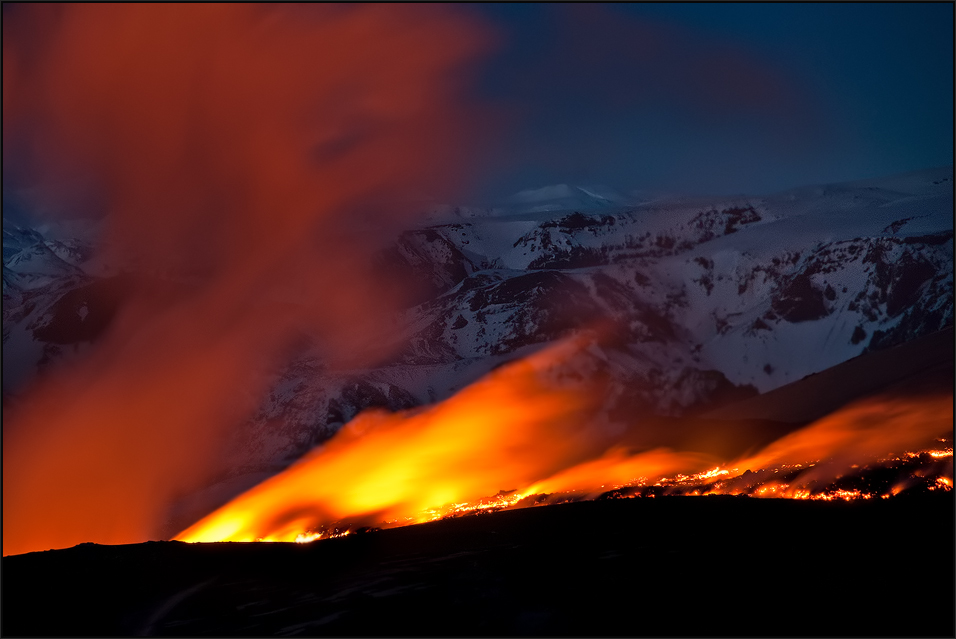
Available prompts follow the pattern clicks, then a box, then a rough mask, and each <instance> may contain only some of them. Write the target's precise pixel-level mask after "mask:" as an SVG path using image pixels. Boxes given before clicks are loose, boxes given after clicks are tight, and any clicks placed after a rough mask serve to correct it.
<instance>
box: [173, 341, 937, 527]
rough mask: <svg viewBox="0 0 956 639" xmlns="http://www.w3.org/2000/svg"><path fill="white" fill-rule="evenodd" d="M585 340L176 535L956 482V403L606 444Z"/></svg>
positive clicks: (326, 458)
mask: <svg viewBox="0 0 956 639" xmlns="http://www.w3.org/2000/svg"><path fill="white" fill-rule="evenodd" d="M581 343H583V342H581ZM581 343H575V342H574V341H568V342H565V343H563V344H561V345H559V346H558V347H554V348H551V349H549V350H545V351H542V352H540V353H538V354H536V355H534V356H532V357H530V358H528V359H526V360H524V361H518V362H515V363H512V364H510V365H508V366H506V367H502V368H500V369H498V370H496V371H494V372H492V373H491V374H490V375H488V376H487V377H486V378H484V379H482V380H480V381H478V382H476V383H475V384H473V385H472V386H470V387H467V388H465V389H464V390H462V391H460V392H459V393H458V394H457V395H455V396H453V397H451V398H450V399H448V400H446V401H445V402H441V403H439V404H436V405H434V406H431V407H427V408H424V409H421V410H417V411H409V412H407V413H401V414H394V415H393V414H386V413H383V412H367V413H364V414H362V415H360V416H359V417H358V418H356V419H355V420H354V421H353V422H351V423H350V424H348V425H347V426H346V427H345V428H343V430H342V431H341V432H340V433H339V434H338V435H336V437H334V438H333V439H332V440H331V441H330V442H329V443H328V444H326V445H325V446H323V447H321V448H319V449H318V450H316V451H314V452H313V453H311V454H310V455H308V456H307V457H305V458H304V459H302V460H301V461H299V462H298V463H296V464H295V465H293V466H291V467H290V468H289V469H288V470H286V471H285V472H283V473H281V474H279V475H277V476H275V477H272V478H271V479H269V480H267V481H266V482H264V483H262V484H260V485H259V486H257V487H255V488H253V489H252V490H250V491H248V492H247V493H245V494H243V495H240V496H239V497H237V498H236V499H235V500H233V501H232V502H231V503H229V504H227V505H226V506H224V507H222V508H221V509H219V510H217V511H216V512H214V513H212V514H210V515H209V516H207V517H205V518H204V519H202V520H201V521H199V522H197V523H196V524H194V525H193V526H191V527H190V528H188V529H187V530H185V531H183V532H182V533H181V534H180V535H179V536H178V537H177V538H178V539H180V540H183V541H224V540H231V541H252V540H270V541H299V542H304V541H311V540H314V539H324V538H328V537H332V536H340V535H341V534H342V533H343V532H349V531H350V530H352V529H353V528H352V527H353V526H357V525H362V526H369V525H372V526H376V527H388V526H401V525H406V524H411V523H417V522H425V521H430V520H434V519H438V518H442V517H449V516H451V517H454V516H462V515H467V514H473V513H480V512H489V511H496V510H501V509H505V508H513V507H523V506H531V505H535V504H538V503H556V502H561V501H569V500H579V499H589V498H594V497H597V496H598V495H602V494H603V495H607V496H612V497H618V498H620V497H642V496H646V497H655V496H663V495H695V496H696V495H707V494H734V495H749V496H753V497H765V498H766V497H771V498H772V497H776V498H790V499H801V500H820V501H837V500H843V501H849V500H855V499H872V498H873V497H877V496H879V497H881V498H886V497H889V496H891V495H895V494H899V493H900V492H902V491H903V490H906V489H909V488H910V487H912V486H914V485H916V484H919V485H922V486H923V487H924V488H925V489H927V490H950V489H951V487H952V483H953V481H952V476H953V470H952V448H951V447H940V446H938V445H937V446H935V447H932V448H930V446H931V445H932V443H933V442H934V441H937V442H938V440H935V438H937V437H938V436H939V435H940V434H942V433H947V432H949V431H950V430H951V429H952V400H951V398H950V397H920V398H913V399H904V398H893V397H886V398H876V399H869V400H865V401H862V402H858V403H856V404H852V405H850V406H847V407H845V408H844V409H842V410H840V411H837V412H836V413H833V414H831V415H829V416H827V417H825V418H823V419H821V420H819V421H817V422H815V423H813V424H810V425H809V426H806V427H804V428H801V429H799V430H797V431H796V432H793V433H790V434H788V435H786V436H784V437H782V438H780V439H779V440H777V441H776V442H773V443H772V444H770V445H769V446H766V447H765V448H763V449H762V450H760V451H759V452H757V453H756V454H754V455H750V456H748V457H745V458H742V459H739V460H736V461H734V462H733V463H729V464H719V463H715V460H714V459H713V458H712V457H710V456H708V455H704V454H701V453H696V452H692V451H684V452H675V451H670V450H667V449H663V448H657V449H652V450H645V451H636V452H634V451H629V450H627V449H626V448H623V447H620V446H619V445H614V444H611V445H606V442H604V440H603V439H602V438H601V436H600V435H599V434H600V433H601V429H598V428H595V427H594V426H593V425H589V420H593V419H594V417H593V415H594V412H593V411H594V409H595V407H596V405H597V404H596V402H595V393H594V390H595V389H591V392H584V390H583V389H582V388H581V387H580V383H579V382H578V383H567V384H565V385H563V386H562V385H561V384H559V383H556V381H555V380H556V379H560V378H561V376H560V374H558V375H557V376H556V374H555V371H561V370H562V368H561V364H562V362H566V361H567V360H568V358H570V357H571V356H572V355H573V354H574V353H575V352H576V351H578V350H580V348H581ZM602 450H604V452H603V453H602V452H601V451H602ZM900 450H903V451H908V452H904V453H899V452H898V451H900ZM914 450H918V451H921V452H912V451H914ZM901 476H902V477H904V478H905V479H904V481H902V482H901V481H900V478H901ZM861 477H863V478H864V479H860V478H861ZM874 477H876V479H874ZM853 482H856V484H854V483H853ZM861 482H863V483H861ZM866 482H869V483H866ZM907 482H908V483H907ZM914 482H915V483H914ZM501 487H507V488H508V489H507V490H501ZM496 491H497V492H496ZM488 495H494V496H493V497H488ZM332 526H335V528H332Z"/></svg>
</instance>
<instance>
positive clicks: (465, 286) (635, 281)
mask: <svg viewBox="0 0 956 639" xmlns="http://www.w3.org/2000/svg"><path fill="white" fill-rule="evenodd" d="M524 194H525V195H524V199H523V200H522V201H517V202H512V203H511V204H510V208H507V207H505V208H502V207H497V208H489V209H487V211H488V212H489V213H490V214H488V215H480V214H478V211H479V210H478V209H472V210H470V213H469V215H470V217H463V216H461V215H457V214H455V215H452V214H449V215H446V216H444V219H443V221H436V222H435V223H434V224H431V225H429V226H424V227H422V228H417V229H412V230H409V231H407V232H405V233H403V234H401V235H400V236H399V237H398V238H397V239H396V241H395V244H394V246H393V247H392V248H390V249H388V250H386V251H384V252H383V253H382V255H381V260H380V261H381V264H380V266H381V267H382V268H386V269H390V270H391V271H392V272H398V273H401V274H402V277H403V279H405V280H407V281H408V282H410V284H411V285H410V287H409V288H410V290H411V292H410V293H409V296H408V297H407V298H406V299H405V303H406V305H407V307H408V308H407V309H406V310H405V311H404V312H403V314H402V317H401V318H400V322H399V323H398V325H397V326H398V328H397V329H396V330H398V331H400V332H401V336H402V337H403V338H404V341H403V343H404V344H406V346H405V348H404V349H403V350H402V351H401V352H400V353H397V354H395V356H394V357H393V358H392V359H391V360H389V361H388V362H384V363H383V364H382V365H381V366H380V367H378V368H376V369H374V370H356V371H344V372H341V371H340V372H336V373H332V372H329V371H327V370H325V368H324V366H323V364H322V362H321V361H319V360H318V359H316V358H315V357H312V356H310V355H308V354H302V355H301V357H299V358H298V359H297V360H296V361H294V362H292V363H291V364H290V366H289V367H288V368H287V369H285V370H284V371H282V372H281V374H280V375H279V377H278V378H277V381H276V384H275V385H274V387H273V389H272V392H271V393H270V394H269V396H268V397H267V398H265V399H264V401H263V403H262V406H261V407H260V409H259V411H258V412H257V414H256V415H255V416H254V417H253V418H252V419H251V420H250V421H249V423H248V424H246V425H244V426H243V427H242V428H241V429H238V430H237V431H236V433H235V434H234V437H233V441H232V444H231V445H232V446H234V447H235V449H236V450H237V451H239V452H238V453H237V454H241V456H242V458H243V460H244V461H243V463H242V464H241V466H242V467H243V468H244V469H245V472H256V471H257V470H261V469H263V468H268V467H270V465H274V464H282V463H286V462H287V460H288V459H291V458H294V457H295V456H297V455H299V454H301V453H302V452H304V451H305V450H307V449H308V448H309V447H311V446H312V445H314V444H315V443H316V442H319V441H323V440H324V439H326V438H327V437H329V436H330V435H331V434H332V433H333V432H334V431H335V430H336V429H337V428H338V427H339V426H340V425H341V424H342V423H344V422H346V421H348V420H349V419H351V417H353V416H354V415H355V414H357V412H359V411H360V410H362V409H363V408H367V407H370V406H381V407H386V408H389V409H392V410H395V409H400V408H407V407H411V406H415V405H420V404H423V403H429V402H433V401H437V400H441V399H443V398H445V397H448V396H449V395H450V394H451V393H453V392H454V391H456V390H458V389H460V388H462V387H463V386H465V385H467V384H468V383H470V382H472V381H474V380H475V379H477V378H478V377H480V376H481V375H483V374H484V373H486V372H487V371H488V370H490V369H491V368H492V367H494V366H496V365H498V364H501V363H503V362H505V361H508V360H510V359H514V358H517V357H520V356H521V355H522V354H524V353H527V352H530V351H532V350H534V349H537V348H540V347H542V346H543V345H545V344H548V343H552V342H554V341H555V340H557V339H560V338H562V337H564V336H567V335H570V334H575V333H579V332H580V331H581V330H584V329H587V330H588V331H591V334H592V335H593V338H592V343H591V346H590V347H589V348H588V349H586V351H585V352H584V353H582V354H581V356H580V362H578V364H579V365H580V368H581V370H588V371H597V372H599V373H600V374H601V375H603V376H605V377H606V378H607V379H608V380H610V382H609V384H610V390H609V393H608V398H607V401H606V404H605V407H606V419H607V421H608V423H609V424H612V425H613V424H614V423H619V424H620V423H625V422H627V421H628V420H633V419H634V417H635V416H636V415H640V414H642V413H643V412H648V411H650V412H655V413H659V414H681V413H687V412H694V411H700V410H705V409H708V408H713V407H714V406H716V405H718V404H720V403H721V402H726V401H729V400H732V399H739V398H741V397H744V396H747V395H753V394H756V393H757V392H761V393H763V392H767V391H769V390H771V389H774V388H778V387H780V386H783V385H785V384H787V383H790V382H793V381H796V380H799V379H801V378H803V377H805V376H807V375H810V374H812V373H816V372H818V371H821V370H824V369H826V368H829V367H831V366H834V365H836V364H839V363H840V362H844V361H846V360H849V359H851V358H853V357H856V356H858V355H860V354H861V353H863V352H864V351H867V350H878V349H884V348H887V347H889V346H893V345H895V344H900V343H903V342H907V341H909V340H911V339H913V338H915V337H918V336H920V335H925V334H928V333H931V332H933V331H937V330H939V329H941V328H943V327H947V326H952V325H953V267H952V266H953V217H952V214H953V171H952V168H944V169H934V170H930V171H923V172H917V173H913V174H907V175H903V176H892V177H889V178H886V179H878V180H865V181H860V182H854V183H845V184H832V185H824V186H808V187H800V188H797V189H791V190H789V191H785V192H782V193H778V194H775V195H771V196H768V197H761V198H747V197H726V198H693V199H680V200H672V201H655V202H649V203H642V204H636V205H631V206H628V205H626V204H625V203H622V202H621V201H617V202H612V200H611V199H607V198H604V199H602V198H603V196H602V195H601V194H597V193H589V192H588V191H587V190H581V189H577V190H575V189H574V188H572V187H568V186H566V185H561V186H559V187H554V188H549V189H538V190H535V191H526V192H524ZM608 203H612V204H613V206H611V205H609V204H608ZM552 205H553V206H558V207H560V206H566V207H567V208H564V209H561V210H555V209H553V208H550V207H552ZM449 211H451V208H449ZM7 230H8V229H7V226H6V224H5V226H4V238H5V250H4V373H5V375H4V378H5V382H4V384H5V386H4V388H5V392H6V389H7V382H6V373H7V368H8V347H10V349H11V350H13V348H14V347H15V348H19V349H21V351H24V352H25V353H26V354H21V355H20V356H18V357H17V358H12V357H11V358H10V362H9V367H10V368H11V369H14V368H17V367H20V368H21V369H23V368H24V367H25V368H30V366H32V367H34V368H35V367H36V359H37V357H39V356H41V355H38V354H42V353H43V351H44V349H51V348H54V347H55V348H63V347H64V346H66V345H68V344H70V343H73V344H77V343H81V342H83V343H85V342H84V340H89V339H95V335H91V334H88V333H84V332H83V330H81V329H82V328H83V324H84V322H85V321H86V319H88V318H86V319H82V318H81V319H80V321H79V322H78V321H77V319H76V318H79V315H80V312H81V310H82V308H83V306H82V305H83V304H86V305H87V309H88V310H87V312H90V311H89V308H90V304H92V302H90V301H89V300H90V299H94V300H97V301H96V304H95V305H96V306H97V307H103V308H106V309H108V307H109V304H108V303H104V300H105V301H106V302H109V300H110V299H113V300H114V302H113V303H114V304H115V303H117V302H116V301H115V300H116V298H115V295H114V297H112V298H111V297H110V296H109V295H102V294H101V295H99V296H98V295H96V294H95V293H96V290H95V289H90V288H89V287H90V286H92V285H93V284H95V283H96V282H102V281H104V280H103V279H102V278H94V277H90V276H84V275H83V274H82V272H80V273H75V272H72V271H70V270H69V269H70V268H76V269H77V270H79V267H80V266H83V265H84V264H90V263H92V261H87V262H82V261H81V260H78V259H77V260H74V262H75V263H74V262H71V261H69V260H67V259H66V257H69V254H66V257H61V256H60V254H59V253H57V250H55V248H54V247H51V246H50V245H49V244H48V242H49V239H48V238H44V237H43V235H42V234H40V233H37V232H35V231H33V232H32V233H34V234H33V235H31V234H30V233H31V231H28V230H22V229H19V230H18V229H11V236H10V252H9V260H8V251H7ZM61 241H62V238H61ZM67 246H68V245H67ZM40 247H44V248H40ZM59 250H60V251H61V252H62V249H59ZM25 251H27V252H28V251H39V253H37V255H40V254H42V255H43V256H44V257H43V258H42V259H40V258H39V257H35V258H31V259H29V260H27V259H25V255H27V254H29V253H24V252H25ZM53 258H56V259H57V260H59V261H56V260H54V259H53ZM35 260H36V262H35V263H36V264H41V263H42V264H45V265H49V266H44V268H46V269H48V270H49V271H50V272H49V273H47V272H46V271H44V270H43V269H40V268H38V267H37V268H34V267H32V266H29V265H30V264H33V263H34V261H35ZM61 263H62V265H61ZM64 265H65V266H64ZM54 266H55V268H54ZM31 269H33V270H31ZM56 269H60V270H59V271H56ZM8 273H9V278H8ZM41 276H42V277H47V278H50V277H52V278H53V280H55V283H54V281H53V280H49V279H48V280H41V279H33V280H29V279H23V280H21V279H18V278H29V277H33V278H39V277H41ZM8 282H9V284H8ZM31 282H32V283H34V284H36V287H35V288H29V286H30V283H31ZM100 286H101V287H104V290H106V289H109V290H113V289H115V285H114V287H113V288H112V289H111V288H110V287H109V286H107V285H105V284H101V285H100ZM84 287H85V288H84ZM77 291H79V293H78V292H77ZM28 293H29V294H28ZM101 293H102V291H101ZM30 295H33V297H30ZM30 304H33V306H32V307H31V306H30ZM50 326H61V327H65V328H63V329H62V330H54V329H51V328H49V327H50ZM14 337H16V340H14ZM57 340H59V341H57ZM71 340H72V341H71ZM61 342H62V344H61ZM24 345H27V346H30V347H31V348H33V350H32V351H30V350H29V348H25V347H24ZM24 349H25V350H24ZM38 349H39V350H38ZM31 357H33V358H34V359H33V363H31V361H30V358H31ZM14 360H16V361H14ZM26 376H28V375H26Z"/></svg>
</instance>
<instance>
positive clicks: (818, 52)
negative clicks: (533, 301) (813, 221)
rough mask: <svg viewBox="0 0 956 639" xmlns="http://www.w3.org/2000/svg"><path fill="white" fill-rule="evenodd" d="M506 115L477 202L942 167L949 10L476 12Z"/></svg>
mask: <svg viewBox="0 0 956 639" xmlns="http://www.w3.org/2000/svg"><path fill="white" fill-rule="evenodd" d="M471 8H472V10H474V11H477V12H479V13H480V14H482V15H483V16H484V17H485V18H486V19H487V20H489V21H490V22H491V23H492V24H493V25H494V26H495V27H496V28H497V30H498V35H499V38H500V42H499V49H498V52H497V54H496V55H494V56H493V57H492V58H491V59H489V60H488V61H487V63H486V64H485V65H484V66H483V68H482V79H481V83H480V86H479V89H478V91H479V94H480V95H482V96H485V97H490V98H493V99H494V100H496V101H498V102H500V103H502V104H503V105H505V106H506V107H507V108H508V109H509V110H510V111H511V112H512V113H514V114H515V117H514V120H513V122H512V124H511V128H510V129H508V130H507V131H506V132H505V134H504V135H503V136H502V139H501V140H499V141H498V142H497V143H496V144H497V146H496V147H495V150H494V153H493V154H492V157H493V160H492V166H491V167H490V168H489V171H488V174H487V175H485V176H484V178H483V179H482V180H481V181H480V184H479V186H478V188H477V189H476V193H475V197H479V198H481V197H495V196H499V195H502V194H506V193H510V192H514V191H517V190H520V189H522V188H530V187H538V186H543V185H546V184H554V183H562V182H569V183H577V184H603V185H606V186H609V187H612V188H616V189H617V190H619V191H622V192H627V191H630V190H633V189H640V190H647V191H651V192H655V191H665V192H684V193H691V194H705V193H709V194H730V193H756V194H760V193H765V192H771V191H774V190H778V189H783V188H787V187H791V186H797V185H800V184H807V183H820V182H835V181H842V180H852V179H859V178H867V177H876V176H880V175H886V174H892V173H898V172H904V171H911V170H918V169H923V168H930V167H935V166H943V165H951V164H952V163H953V4H951V3H938V4H916V3H900V4H881V3H862V4H856V3H853V4H831V3H813V4H804V3H797V4H777V3H756V4H721V3H692V4H680V3H673V4H672V3H659V4H623V5H622V4H608V5H597V6H595V5H556V4H488V5H478V6H475V5H472V6H471Z"/></svg>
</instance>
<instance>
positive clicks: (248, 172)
mask: <svg viewBox="0 0 956 639" xmlns="http://www.w3.org/2000/svg"><path fill="white" fill-rule="evenodd" d="M4 18H5V19H4V48H3V58H4V69H3V70H4V102H3V122H4V124H3V131H4V151H5V154H4V155H5V166H4V172H5V175H7V176H9V175H16V176H17V178H18V179H23V180H28V181H29V182H30V183H31V184H34V185H39V186H40V187H41V188H45V189H46V191H47V193H48V194H49V193H54V192H56V189H60V188H61V186H62V185H68V188H69V189H72V190H70V191H67V192H65V193H62V192H57V195H58V197H60V201H61V202H63V203H67V204H68V203H69V201H70V197H71V196H75V195H76V194H78V193H79V192H80V190H82V192H84V193H90V192H92V193H95V194H96V198H95V199H94V201H96V202H99V203H101V205H102V207H103V211H102V213H103V214H104V215H105V218H104V219H105V223H106V233H107V238H106V244H107V246H108V247H109V249H108V250H110V251H111V255H110V258H111V260H112V261H113V262H114V263H121V264H124V265H126V268H127V269H128V271H129V276H128V277H129V278H130V281H131V282H132V285H131V286H130V290H131V292H130V293H129V296H128V298H127V299H126V302H125V304H124V305H123V307H122V308H121V311H120V313H119V314H118V315H117V317H116V318H115V320H114V322H113V324H112V326H111V327H110V330H109V332H108V333H107V334H106V335H104V336H103V337H102V338H101V340H100V342H99V343H98V345H97V348H96V350H95V351H94V352H93V353H92V354H91V355H90V356H89V357H87V358H86V359H84V360H83V361H82V362H80V363H78V364H77V365H76V366H74V367H73V368H72V369H69V370H63V371H58V372H57V373H56V374H54V375H51V376H49V377H48V378H47V379H45V380H42V382H41V383H40V384H39V385H38V386H37V387H35V388H33V389H32V390H31V392H30V393H29V394H28V395H27V396H26V397H25V399H24V401H23V402H22V403H21V404H20V405H19V406H18V407H17V408H16V410H11V411H9V412H10V413H11V414H10V415H9V416H8V419H7V420H5V422H6V423H5V425H4V426H5V427H4V433H3V443H4V455H3V458H4V471H3V498H4V499H3V501H4V505H3V514H4V530H3V552H4V554H5V555H6V554H16V553H22V552H28V551H32V550H41V549H46V548H51V547H65V546H70V545H74V544H76V543H80V542H86V541H93V542H98V543H130V542H138V541H143V540H145V539H149V538H156V537H157V534H158V532H157V531H158V530H159V529H160V528H161V526H162V517H163V513H164V512H165V511H166V509H167V508H168V507H169V504H170V501H171V500H172V499H174V497H175V495H177V494H180V493H181V492H183V491H187V490H189V489H191V488H195V487H197V486H198V485H200V484H201V482H202V481H203V480H204V479H207V478H208V477H209V476H210V475H211V474H212V473H215V472H216V470H217V469H218V468H219V467H220V465H221V463H222V460H218V459H217V457H216V451H217V449H218V445H219V444H220V442H221V438H222V436H223V434H224V432H226V431H227V430H228V428H229V427H230V426H233V425H235V424H237V423H238V422H239V421H241V420H242V419H243V418H245V417H247V416H248V414H249V412H250V411H251V410H252V409H253V408H254V406H255V405H256V403H257V402H258V400H259V397H260V393H261V392H262V391H263V389H264V384H265V381H264V380H265V379H266V376H264V375H262V374H261V371H263V370H264V368H263V363H264V362H270V361H272V362H278V361H279V360H278V358H279V357H280V355H281V353H282V351H283V349H284V348H287V347H288V345H289V342H290V340H292V339H293V338H298V337H299V336H305V337H307V338H308V339H309V340H311V342H312V343H314V344H317V345H319V346H321V348H323V349H324V351H323V352H324V353H325V354H326V356H327V357H328V358H329V360H330V361H338V362H341V361H344V360H346V359H348V360H355V359H356V358H359V359H361V358H363V357H365V358H368V357H374V356H375V355H376V352H377V351H375V350H374V349H373V350H372V351H369V349H368V348H367V345H368V344H369V343H370V342H372V341H374V340H373V338H378V337H379V336H380V335H382V334H383V333H385V332H387V330H386V328H385V324H384V323H383V318H385V317H387V312H388V306H387V304H386V303H384V302H383V300H387V299H393V298H394V296H392V295H389V294H387V293H388V292H389V291H391V290H392V289H393V288H394V287H395V286H398V283H396V282H391V281H388V280H382V279H373V278H372V277H371V272H370V269H369V267H368V264H369V263H370V256H371V254H372V253H373V251H374V250H375V248H376V241H377V239H378V238H379V237H381V235H377V234H376V233H374V232H373V231H388V230H389V229H392V228H394V227H395V226H397V225H398V224H399V223H400V222H401V221H402V220H403V219H406V218H407V217H408V216H409V215H411V214H413V213H414V209H413V207H412V206H402V205H400V204H397V203H400V202H403V201H404V202H408V201H409V200H410V199H411V198H414V197H417V196H420V195H422V194H424V193H428V194H439V195H444V193H441V192H440V191H439V190H438V189H439V187H442V188H448V185H455V184H459V183H461V181H462V176H464V175H465V174H466V172H467V171H466V169H467V167H466V166H464V163H463V161H462V160H461V158H462V156H464V155H466V154H465V153H463V152H462V151H461V149H463V148H467V145H468V143H469V141H470V140H471V139H473V138H472V137H469V136H468V135H466V134H465V131H469V132H470V134H469V135H470V136H475V135H477V134H478V131H477V130H476V129H477V128H479V127H476V124H479V123H480V121H481V120H480V118H479V116H478V113H477V112H476V111H474V110H472V109H470V108H469V107H467V106H466V98H467V96H466V95H465V92H464V88H465V83H464V82H463V80H462V78H463V77H467V72H468V70H469V68H470V67H469V65H470V63H472V62H473V61H474V60H476V59H477V57H478V56H479V55H480V54H482V53H483V52H484V51H486V50H487V49H488V47H489V42H490V38H489V33H488V32H487V31H486V30H485V28H484V27H482V26H481V25H476V24H475V23H474V22H473V21H471V20H467V19H466V18H465V17H464V16H462V15H460V14H459V13H456V12H452V11H450V10H448V9H447V8H435V7H422V6H412V7H409V6H404V7H397V8H396V7H390V6H384V5H372V6H360V7H348V8H343V7H338V6H335V7H333V6H319V7H306V8H303V7H288V6H286V7H263V6H261V5H222V4H213V5H69V6H65V7H51V6H45V7H17V8H16V10H15V11H11V12H7V11H6V8H5V16H4ZM14 162H16V166H14ZM382 202H389V205H388V206H381V203H382ZM378 275H379V276H380V275H381V274H378ZM170 281H175V282H177V283H176V284H175V285H170V284H169V283H168V282H170ZM164 282H166V283H164Z"/></svg>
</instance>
